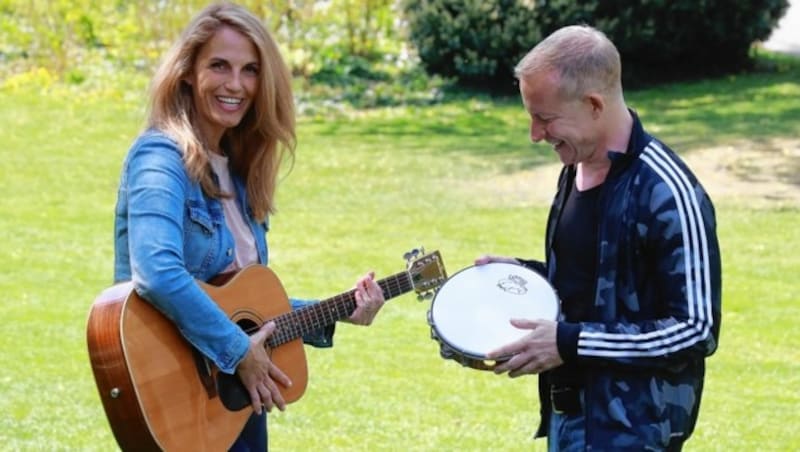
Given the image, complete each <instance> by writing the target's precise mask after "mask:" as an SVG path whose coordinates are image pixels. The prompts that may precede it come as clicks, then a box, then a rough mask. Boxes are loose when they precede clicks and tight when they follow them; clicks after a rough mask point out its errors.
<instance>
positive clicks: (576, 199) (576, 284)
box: [550, 184, 602, 385]
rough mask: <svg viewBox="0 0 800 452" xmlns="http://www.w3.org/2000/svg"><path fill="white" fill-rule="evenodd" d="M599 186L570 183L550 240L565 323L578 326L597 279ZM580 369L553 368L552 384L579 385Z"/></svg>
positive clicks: (572, 366)
mask: <svg viewBox="0 0 800 452" xmlns="http://www.w3.org/2000/svg"><path fill="white" fill-rule="evenodd" d="M601 187H602V185H599V186H597V187H594V188H591V189H589V190H586V191H578V189H577V188H576V187H575V185H574V184H573V186H572V190H571V191H570V193H569V195H568V196H567V201H566V204H565V205H564V209H563V210H562V211H561V218H560V219H559V222H558V229H557V230H556V233H555V238H554V241H553V251H554V252H555V257H556V273H555V281H554V285H555V289H556V291H557V292H558V296H559V298H560V299H561V312H562V313H563V314H564V320H566V321H567V322H572V323H577V322H580V321H584V320H588V318H587V314H588V312H589V310H590V309H592V306H593V305H594V292H595V281H596V279H597V227H598V221H599V219H598V212H597V204H598V200H599V197H600V191H601ZM580 380H581V372H580V369H579V368H578V367H577V366H576V365H574V364H565V365H563V366H561V367H559V368H557V369H554V370H553V371H552V373H551V375H550V381H551V383H555V384H560V385H574V384H579V383H580Z"/></svg>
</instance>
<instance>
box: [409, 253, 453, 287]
mask: <svg viewBox="0 0 800 452" xmlns="http://www.w3.org/2000/svg"><path fill="white" fill-rule="evenodd" d="M403 257H404V258H405V259H406V262H407V268H408V275H409V276H410V277H411V284H412V285H413V286H414V291H415V292H417V298H418V299H419V300H422V299H423V298H431V297H432V296H433V294H434V292H436V289H438V288H439V286H441V285H442V284H444V282H445V280H447V272H446V271H445V269H444V261H442V256H441V255H440V254H439V251H438V250H437V251H433V252H431V253H428V254H425V249H424V248H423V249H414V250H411V251H409V252H408V253H405V254H404V255H403Z"/></svg>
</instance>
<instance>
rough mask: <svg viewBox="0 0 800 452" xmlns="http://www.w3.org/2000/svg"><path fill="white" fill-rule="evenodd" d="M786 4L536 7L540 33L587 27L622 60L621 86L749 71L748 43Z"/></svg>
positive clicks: (656, 0) (645, 0)
mask: <svg viewBox="0 0 800 452" xmlns="http://www.w3.org/2000/svg"><path fill="white" fill-rule="evenodd" d="M788 5H789V2H788V0H639V1H630V0H548V1H541V0H540V1H537V2H536V7H535V9H536V21H537V24H538V26H539V27H540V28H541V30H542V34H543V35H547V34H549V33H551V32H553V31H555V30H556V29H558V28H560V27H561V26H564V25H570V24H577V23H586V24H589V25H593V26H595V27H597V28H599V29H600V30H603V31H604V32H605V33H606V34H607V35H608V37H609V38H611V40H612V41H613V42H614V43H615V44H616V46H617V48H618V49H619V51H620V54H621V55H622V62H623V73H624V75H623V78H624V79H625V81H626V84H627V85H629V86H630V85H643V84H646V83H654V82H662V81H671V80H680V79H689V78H701V77H706V76H718V75H721V74H725V73H731V72H739V71H742V70H747V69H749V68H750V67H751V65H752V64H751V58H750V49H751V46H752V44H753V42H756V41H760V40H765V39H766V38H768V37H769V34H770V33H771V32H772V29H773V28H775V26H776V25H777V22H778V20H779V19H780V18H781V16H783V14H784V13H785V12H786V9H787V8H788Z"/></svg>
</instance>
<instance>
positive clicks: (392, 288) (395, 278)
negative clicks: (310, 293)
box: [267, 271, 414, 348]
mask: <svg viewBox="0 0 800 452" xmlns="http://www.w3.org/2000/svg"><path fill="white" fill-rule="evenodd" d="M377 283H378V286H379V287H380V288H381V290H382V291H383V297H384V299H385V300H389V299H392V298H394V297H396V296H399V295H402V294H404V293H406V292H410V291H411V290H413V289H414V286H413V284H412V282H411V277H410V275H409V274H408V272H405V271H404V272H400V273H397V274H395V275H392V276H389V277H386V278H383V279H381V280H379V281H377ZM355 293H356V291H355V289H351V290H350V291H348V292H344V293H341V294H339V295H335V296H333V297H331V298H328V299H325V300H322V301H320V302H319V303H315V304H313V305H311V306H306V307H304V308H301V309H297V310H294V311H291V312H287V313H286V314H283V315H280V316H278V317H276V318H274V319H272V320H273V321H274V322H275V326H276V328H275V333H274V334H273V335H272V336H270V338H269V339H268V340H267V344H268V345H269V346H270V347H271V348H275V347H278V346H279V345H281V344H285V343H287V342H291V341H293V340H295V339H297V338H300V337H303V336H304V335H305V334H307V333H310V332H312V331H316V330H318V329H320V328H324V327H326V326H328V325H331V324H333V323H335V322H336V321H338V320H342V319H344V318H347V317H350V315H351V314H352V313H353V311H355V309H356V296H355Z"/></svg>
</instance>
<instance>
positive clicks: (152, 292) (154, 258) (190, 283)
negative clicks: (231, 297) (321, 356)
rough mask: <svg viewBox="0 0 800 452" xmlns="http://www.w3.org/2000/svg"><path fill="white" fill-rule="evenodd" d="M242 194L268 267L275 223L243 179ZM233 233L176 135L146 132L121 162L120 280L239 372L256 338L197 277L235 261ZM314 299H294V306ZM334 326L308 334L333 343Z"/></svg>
mask: <svg viewBox="0 0 800 452" xmlns="http://www.w3.org/2000/svg"><path fill="white" fill-rule="evenodd" d="M233 179H234V185H235V187H236V199H237V202H238V203H239V206H240V208H241V210H242V212H246V217H247V220H248V223H249V225H250V229H251V231H252V232H253V237H254V238H255V244H256V248H257V250H258V258H259V263H260V264H263V265H267V262H268V251H267V241H266V232H267V230H268V228H269V223H268V221H258V220H256V219H254V218H253V213H252V211H251V210H250V208H249V206H248V203H247V197H246V196H247V194H246V190H245V188H244V185H243V183H242V181H241V180H240V179H239V178H237V177H235V176H234V177H233ZM234 250H235V247H234V241H233V235H232V234H231V232H230V230H229V229H228V227H227V225H226V223H225V218H224V216H223V210H222V204H221V203H220V201H219V200H218V199H213V198H210V197H208V196H206V195H205V194H204V193H203V190H202V188H201V187H200V184H199V183H197V182H193V181H192V180H191V179H190V178H189V175H188V173H187V172H186V167H185V165H184V162H183V154H182V152H181V150H180V149H179V148H178V145H177V144H176V142H175V141H174V140H172V139H171V138H169V137H168V136H166V135H165V134H164V133H162V132H159V131H157V130H152V129H151V130H148V131H146V132H144V133H143V134H142V135H141V136H140V137H139V138H138V139H137V140H136V141H135V142H134V144H133V146H132V147H131V149H130V150H129V151H128V155H127V157H126V158H125V161H124V163H123V166H122V176H121V179H120V184H119V190H118V194H117V205H116V208H115V219H114V282H115V283H117V282H122V281H128V280H132V281H133V286H134V288H135V290H136V292H137V293H138V294H139V296H141V297H142V298H144V299H145V300H148V301H149V302H150V303H152V304H153V305H154V306H155V307H156V308H157V309H159V311H161V312H162V313H163V314H164V315H166V316H167V317H168V318H169V319H170V320H172V321H173V322H174V323H175V325H176V326H177V327H178V329H179V330H180V332H181V334H182V335H183V336H184V337H185V338H186V339H187V340H188V341H189V342H190V343H191V344H192V345H193V346H194V347H196V348H197V349H198V350H199V351H200V352H202V353H203V354H204V355H205V356H207V357H208V358H209V359H210V360H211V361H213V362H214V364H216V366H217V367H219V369H220V370H221V371H223V372H225V373H234V371H235V370H236V366H237V365H238V364H239V361H241V359H242V358H244V356H245V354H246V353H247V350H248V348H249V346H250V340H249V338H248V336H247V334H246V333H244V331H242V330H241V329H240V328H239V327H238V326H237V325H236V324H235V323H233V322H231V321H230V320H229V319H228V316H227V315H226V314H225V312H224V311H223V310H222V309H220V308H219V307H218V306H217V304H216V303H214V301H213V300H212V299H211V298H210V297H209V296H208V295H207V294H206V293H205V292H204V291H203V290H202V289H201V288H200V286H199V285H198V284H197V283H196V282H195V280H196V279H197V280H202V281H208V280H209V279H211V278H212V277H213V276H215V275H217V274H219V273H221V272H222V271H223V270H224V269H225V268H226V267H227V266H228V265H229V264H230V263H231V262H233V259H234ZM310 303H312V301H302V300H296V299H292V300H291V304H292V308H293V309H297V308H300V307H303V306H306V305H308V304H310ZM333 331H334V325H331V326H329V327H328V328H326V329H325V330H320V331H318V332H315V333H314V334H312V335H309V336H307V337H304V340H305V341H306V342H307V343H309V344H312V345H315V346H318V347H330V346H332V338H333Z"/></svg>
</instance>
